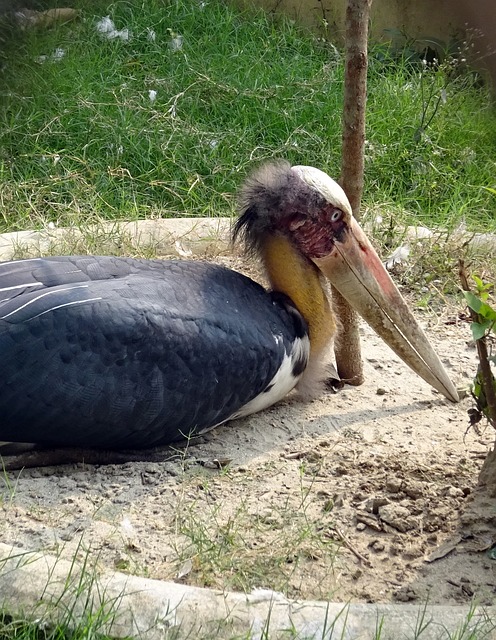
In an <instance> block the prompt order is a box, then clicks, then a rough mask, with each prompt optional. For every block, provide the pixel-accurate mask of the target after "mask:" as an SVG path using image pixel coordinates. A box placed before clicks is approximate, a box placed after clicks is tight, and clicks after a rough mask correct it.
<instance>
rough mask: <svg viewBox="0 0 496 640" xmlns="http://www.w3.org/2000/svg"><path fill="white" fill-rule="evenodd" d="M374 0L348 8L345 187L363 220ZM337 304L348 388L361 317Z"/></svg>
mask: <svg viewBox="0 0 496 640" xmlns="http://www.w3.org/2000/svg"><path fill="white" fill-rule="evenodd" d="M371 5H372V0H348V4H347V7H346V45H345V46H346V69H345V78H344V108H343V150H342V161H341V162H342V164H341V186H342V187H343V189H344V191H345V192H346V195H347V196H348V199H349V201H350V204H351V208H352V210H353V215H354V216H355V218H357V219H359V218H360V203H361V199H362V191H363V167H364V143H365V106H366V102H367V41H368V26H369V14H370V7H371ZM332 294H333V304H334V309H335V311H336V314H337V316H338V318H339V321H340V323H341V334H340V339H339V341H338V342H337V343H336V345H335V347H334V355H335V357H336V366H337V370H338V373H339V376H340V378H341V379H343V380H345V381H346V382H348V384H354V385H359V384H362V383H363V380H364V378H363V369H362V359H361V355H360V336H359V333H358V316H357V314H356V313H355V312H354V311H353V309H351V307H350V306H349V305H348V303H347V302H346V300H345V299H344V298H343V297H342V296H341V295H340V294H339V293H338V292H337V291H336V290H335V289H333V291H332Z"/></svg>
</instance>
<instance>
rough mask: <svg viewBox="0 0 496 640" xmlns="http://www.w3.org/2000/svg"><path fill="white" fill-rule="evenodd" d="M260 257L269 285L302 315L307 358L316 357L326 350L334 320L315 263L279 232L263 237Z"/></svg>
mask: <svg viewBox="0 0 496 640" xmlns="http://www.w3.org/2000/svg"><path fill="white" fill-rule="evenodd" d="M262 259H263V262H264V265H265V268H266V271H267V275H268V277H269V281H270V285H271V287H272V289H273V290H274V291H281V292H282V293H285V294H286V295H287V296H289V297H290V298H291V300H292V301H293V303H294V304H295V306H296V308H297V309H298V311H299V312H300V313H301V315H302V316H303V318H304V319H305V321H306V323H307V325H308V330H309V336H310V358H311V359H314V358H316V357H317V358H318V357H319V356H321V355H323V354H324V352H326V351H327V349H328V347H329V345H330V343H331V341H332V338H333V336H334V334H335V332H336V323H335V320H334V315H333V313H332V310H331V305H330V302H329V299H328V297H327V293H326V291H325V290H324V287H323V286H322V282H321V279H320V275H319V271H318V269H317V267H316V266H315V265H314V264H313V263H311V262H309V261H308V260H306V259H305V258H304V257H303V256H302V255H301V254H300V253H299V252H298V251H297V250H296V249H295V247H294V246H293V245H292V244H291V242H289V241H288V240H287V239H286V238H284V237H283V236H273V237H271V238H270V239H268V240H267V241H266V243H265V245H264V246H263V249H262Z"/></svg>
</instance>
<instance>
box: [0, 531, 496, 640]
mask: <svg viewBox="0 0 496 640" xmlns="http://www.w3.org/2000/svg"><path fill="white" fill-rule="evenodd" d="M0 602H1V603H2V606H3V607H4V608H5V609H6V610H7V611H8V612H9V614H10V615H21V616H23V617H25V618H27V619H30V620H33V621H36V622H37V623H38V624H40V625H50V624H52V623H57V622H59V623H60V622H62V623H63V624H65V625H68V626H72V627H77V626H78V623H80V622H81V621H83V623H84V621H85V620H87V619H88V618H92V619H93V620H94V621H96V625H97V631H98V632H99V633H105V634H109V635H111V636H112V637H117V638H124V637H133V638H146V639H147V640H161V639H164V638H174V639H177V640H179V639H183V638H192V639H195V640H201V639H204V638H209V639H214V638H215V639H218V640H223V639H225V640H228V639H231V638H250V639H254V640H255V639H257V640H258V639H260V640H262V639H264V640H268V639H269V638H270V639H271V640H275V639H279V638H281V639H282V638H285V639H289V638H293V639H294V638H298V640H317V639H320V640H330V638H340V639H342V640H345V639H346V640H372V639H373V638H374V637H375V633H376V632H377V631H378V630H379V629H380V630H381V635H380V638H381V640H400V639H404V640H407V639H409V638H412V639H413V638H422V639H423V640H441V639H446V640H447V639H448V638H452V637H453V634H455V633H458V634H459V635H456V638H458V639H459V640H461V639H462V638H468V637H469V635H470V633H471V632H472V631H473V630H474V629H477V631H478V632H479V633H480V634H481V635H475V636H472V637H473V638H482V637H484V638H494V637H496V635H488V634H491V633H492V630H493V629H494V628H496V607H492V608H490V609H486V610H477V609H471V608H470V607H467V606H460V607H453V606H423V605H421V606H414V605H387V604H383V605H368V604H349V605H347V604H343V603H329V602H318V601H297V600H288V599H287V598H285V597H284V596H283V595H281V594H280V593H276V592H274V591H270V590H265V589H263V590H262V589H260V590H255V591H253V592H252V593H251V594H246V595H245V594H242V593H228V592H222V591H217V590H210V589H202V588H199V587H190V586H186V585H183V584H178V583H174V582H161V581H159V580H151V579H148V578H140V577H136V576H128V575H125V574H123V573H119V572H109V571H105V572H103V573H101V574H98V572H97V570H96V569H95V568H92V567H91V558H86V561H85V562H84V565H83V564H81V563H77V562H69V561H67V560H62V559H60V558H56V557H54V556H51V555H44V554H42V553H35V552H26V551H25V550H23V549H19V548H15V547H9V546H8V545H5V544H1V543H0ZM491 619H492V620H493V621H494V622H493V623H491ZM462 629H465V633H462V632H461V630H462ZM420 630H423V631H422V633H420ZM484 633H485V635H482V634H484ZM450 634H451V635H450Z"/></svg>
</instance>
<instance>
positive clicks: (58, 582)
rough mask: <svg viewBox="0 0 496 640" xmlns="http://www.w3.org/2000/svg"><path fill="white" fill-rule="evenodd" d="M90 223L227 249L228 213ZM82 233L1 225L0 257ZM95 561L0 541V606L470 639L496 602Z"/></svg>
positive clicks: (220, 633)
mask: <svg viewBox="0 0 496 640" xmlns="http://www.w3.org/2000/svg"><path fill="white" fill-rule="evenodd" d="M90 229H91V228H90ZM95 230H97V231H101V233H102V235H104V236H106V237H108V238H109V242H110V246H112V245H111V243H112V242H113V243H114V245H115V238H116V236H117V237H118V236H122V235H126V236H128V237H129V238H130V239H131V240H132V241H133V242H136V243H138V242H139V243H140V244H142V245H145V246H153V247H154V248H155V249H156V250H157V253H158V254H159V255H178V256H181V257H185V256H188V255H195V256H208V255H219V254H230V253H232V247H231V245H230V231H231V220H230V219H229V218H179V219H165V220H144V221H142V220H140V221H136V222H127V223H102V224H101V225H99V226H98V227H97V228H95V229H94V230H93V232H94V231H95ZM87 233H88V230H86V231H85V230H84V229H83V230H81V229H66V228H62V229H57V228H55V229H46V230H44V231H21V232H14V233H7V234H3V235H0V260H11V259H12V258H13V257H14V256H15V255H16V252H17V251H19V249H22V251H23V252H24V253H28V254H30V255H40V254H43V253H47V252H53V251H54V250H56V248H57V246H59V245H64V244H65V245H67V241H68V240H70V241H74V239H82V238H84V236H85V235H86V234H87ZM406 236H407V237H409V238H410V239H412V238H414V239H417V238H420V237H422V238H424V237H429V234H427V236H426V235H425V234H424V233H423V232H422V234H419V233H418V231H417V230H416V228H414V227H411V228H409V229H407V230H406ZM463 241H464V242H465V241H468V242H469V243H470V244H473V245H474V246H475V247H477V248H482V247H485V248H486V249H488V250H494V249H495V247H496V240H495V237H494V236H492V235H490V234H474V235H470V234H465V235H464V237H463ZM96 564H97V562H95V563H94V566H92V559H91V558H89V557H87V558H86V560H85V561H84V562H83V563H81V562H79V563H78V562H76V561H75V562H69V561H67V560H63V559H61V558H57V557H55V556H51V555H46V554H43V553H41V552H33V551H26V550H24V549H20V548H15V547H10V546H7V545H4V544H1V543H0V606H2V607H4V608H5V610H7V611H8V612H9V614H10V615H15V616H23V617H25V618H26V619H30V620H34V621H36V622H37V623H39V624H50V623H53V622H63V623H64V624H66V625H68V626H69V627H76V626H78V623H80V622H81V620H84V619H85V618H87V617H88V616H89V617H91V618H92V619H93V620H97V621H99V624H100V627H99V629H98V631H99V632H101V633H106V634H109V635H111V636H114V637H129V636H132V637H144V638H146V639H147V640H148V639H149V640H159V639H167V638H174V639H177V640H180V639H182V638H194V639H195V640H203V639H206V638H209V639H210V638H212V639H214V638H215V639H218V640H223V639H225V640H230V639H232V638H244V639H246V638H250V639H252V638H253V639H254V640H255V639H257V640H258V639H260V640H262V639H263V640H269V638H270V639H272V640H276V639H278V638H281V639H282V638H285V639H289V638H293V639H295V638H297V639H298V640H314V639H315V640H317V639H319V640H330V638H340V639H343V640H345V639H346V640H372V639H373V638H374V637H375V634H376V632H377V631H378V630H379V629H380V630H381V634H380V638H381V640H400V639H404V640H407V639H409V638H412V639H413V638H419V637H421V638H422V639H423V640H441V639H446V640H447V639H448V638H452V637H453V634H455V633H457V634H458V635H456V638H457V639H458V640H462V639H463V638H468V637H469V636H470V633H471V631H472V630H474V629H477V635H475V636H473V638H474V639H475V638H482V637H484V638H488V639H490V638H496V607H491V608H488V609H474V608H470V607H467V606H459V607H458V606H427V605H420V606H418V605H389V604H381V605H371V604H370V605H369V604H349V605H347V604H344V603H330V602H318V601H297V600H289V599H287V598H285V597H284V596H283V595H282V594H279V593H276V592H274V591H270V590H255V591H254V592H252V593H251V594H242V593H228V592H222V591H216V590H209V589H202V588H199V587H191V586H186V585H183V584H180V583H174V582H161V581H158V580H151V579H146V578H140V577H136V576H128V575H125V574H122V573H119V572H109V571H105V572H102V573H99V572H98V569H97V568H96ZM492 621H493V622H492ZM421 630H422V633H420V631H421ZM462 630H464V632H463V631H462ZM479 634H480V635H479Z"/></svg>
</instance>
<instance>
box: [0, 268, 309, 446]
mask: <svg viewBox="0 0 496 640" xmlns="http://www.w3.org/2000/svg"><path fill="white" fill-rule="evenodd" d="M304 334H305V326H304V323H303V321H302V319H301V317H300V316H299V314H298V313H297V312H295V311H294V309H292V308H291V306H290V305H288V304H287V303H286V302H285V301H283V300H280V299H279V298H278V297H277V296H273V295H272V294H269V293H267V292H265V291H264V289H263V288H262V287H260V286H259V285H258V284H256V283H254V282H253V281H251V280H250V279H248V278H246V277H244V276H242V275H241V274H238V273H236V272H233V271H230V270H228V269H225V268H223V267H220V266H216V265H211V264H207V263H202V262H186V261H146V260H133V259H125V258H111V257H92V256H90V257H88V256H81V257H59V258H45V259H34V260H25V261H14V262H10V263H3V264H0V361H1V371H2V373H1V376H0V440H4V441H7V440H8V441H15V442H38V443H42V444H50V445H58V446H92V447H108V448H115V449H117V448H135V447H139V448H143V447H151V446H156V445H159V444H165V443H168V442H173V441H174V440H178V439H181V438H182V437H185V436H187V435H189V434H190V433H197V432H200V431H202V430H204V429H207V428H210V427H212V426H214V425H216V424H220V423H221V422H224V421H225V420H227V419H229V418H230V417H231V416H233V415H234V414H237V413H238V412H239V411H240V409H242V408H243V407H244V406H246V404H247V403H249V402H250V401H253V399H254V398H256V397H257V396H260V394H263V393H264V391H267V389H268V387H270V385H271V382H272V381H273V380H274V377H275V376H276V374H277V372H278V370H279V369H280V367H281V364H282V363H283V362H285V361H288V358H290V359H291V358H292V357H293V358H294V357H295V353H296V352H295V350H294V343H295V341H298V340H301V339H304ZM300 355H301V354H300ZM304 358H305V354H303V359H304ZM300 360H301V358H300ZM290 364H291V365H293V364H294V367H293V369H294V371H293V372H292V373H294V375H293V378H294V382H296V376H297V374H298V371H297V370H296V369H297V365H298V366H299V367H300V368H301V361H300V363H299V364H298V363H296V362H294V363H292V362H290ZM300 373H301V372H300ZM286 384H287V382H286ZM268 391H269V392H270V389H269V390H268ZM283 395H284V394H283Z"/></svg>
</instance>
